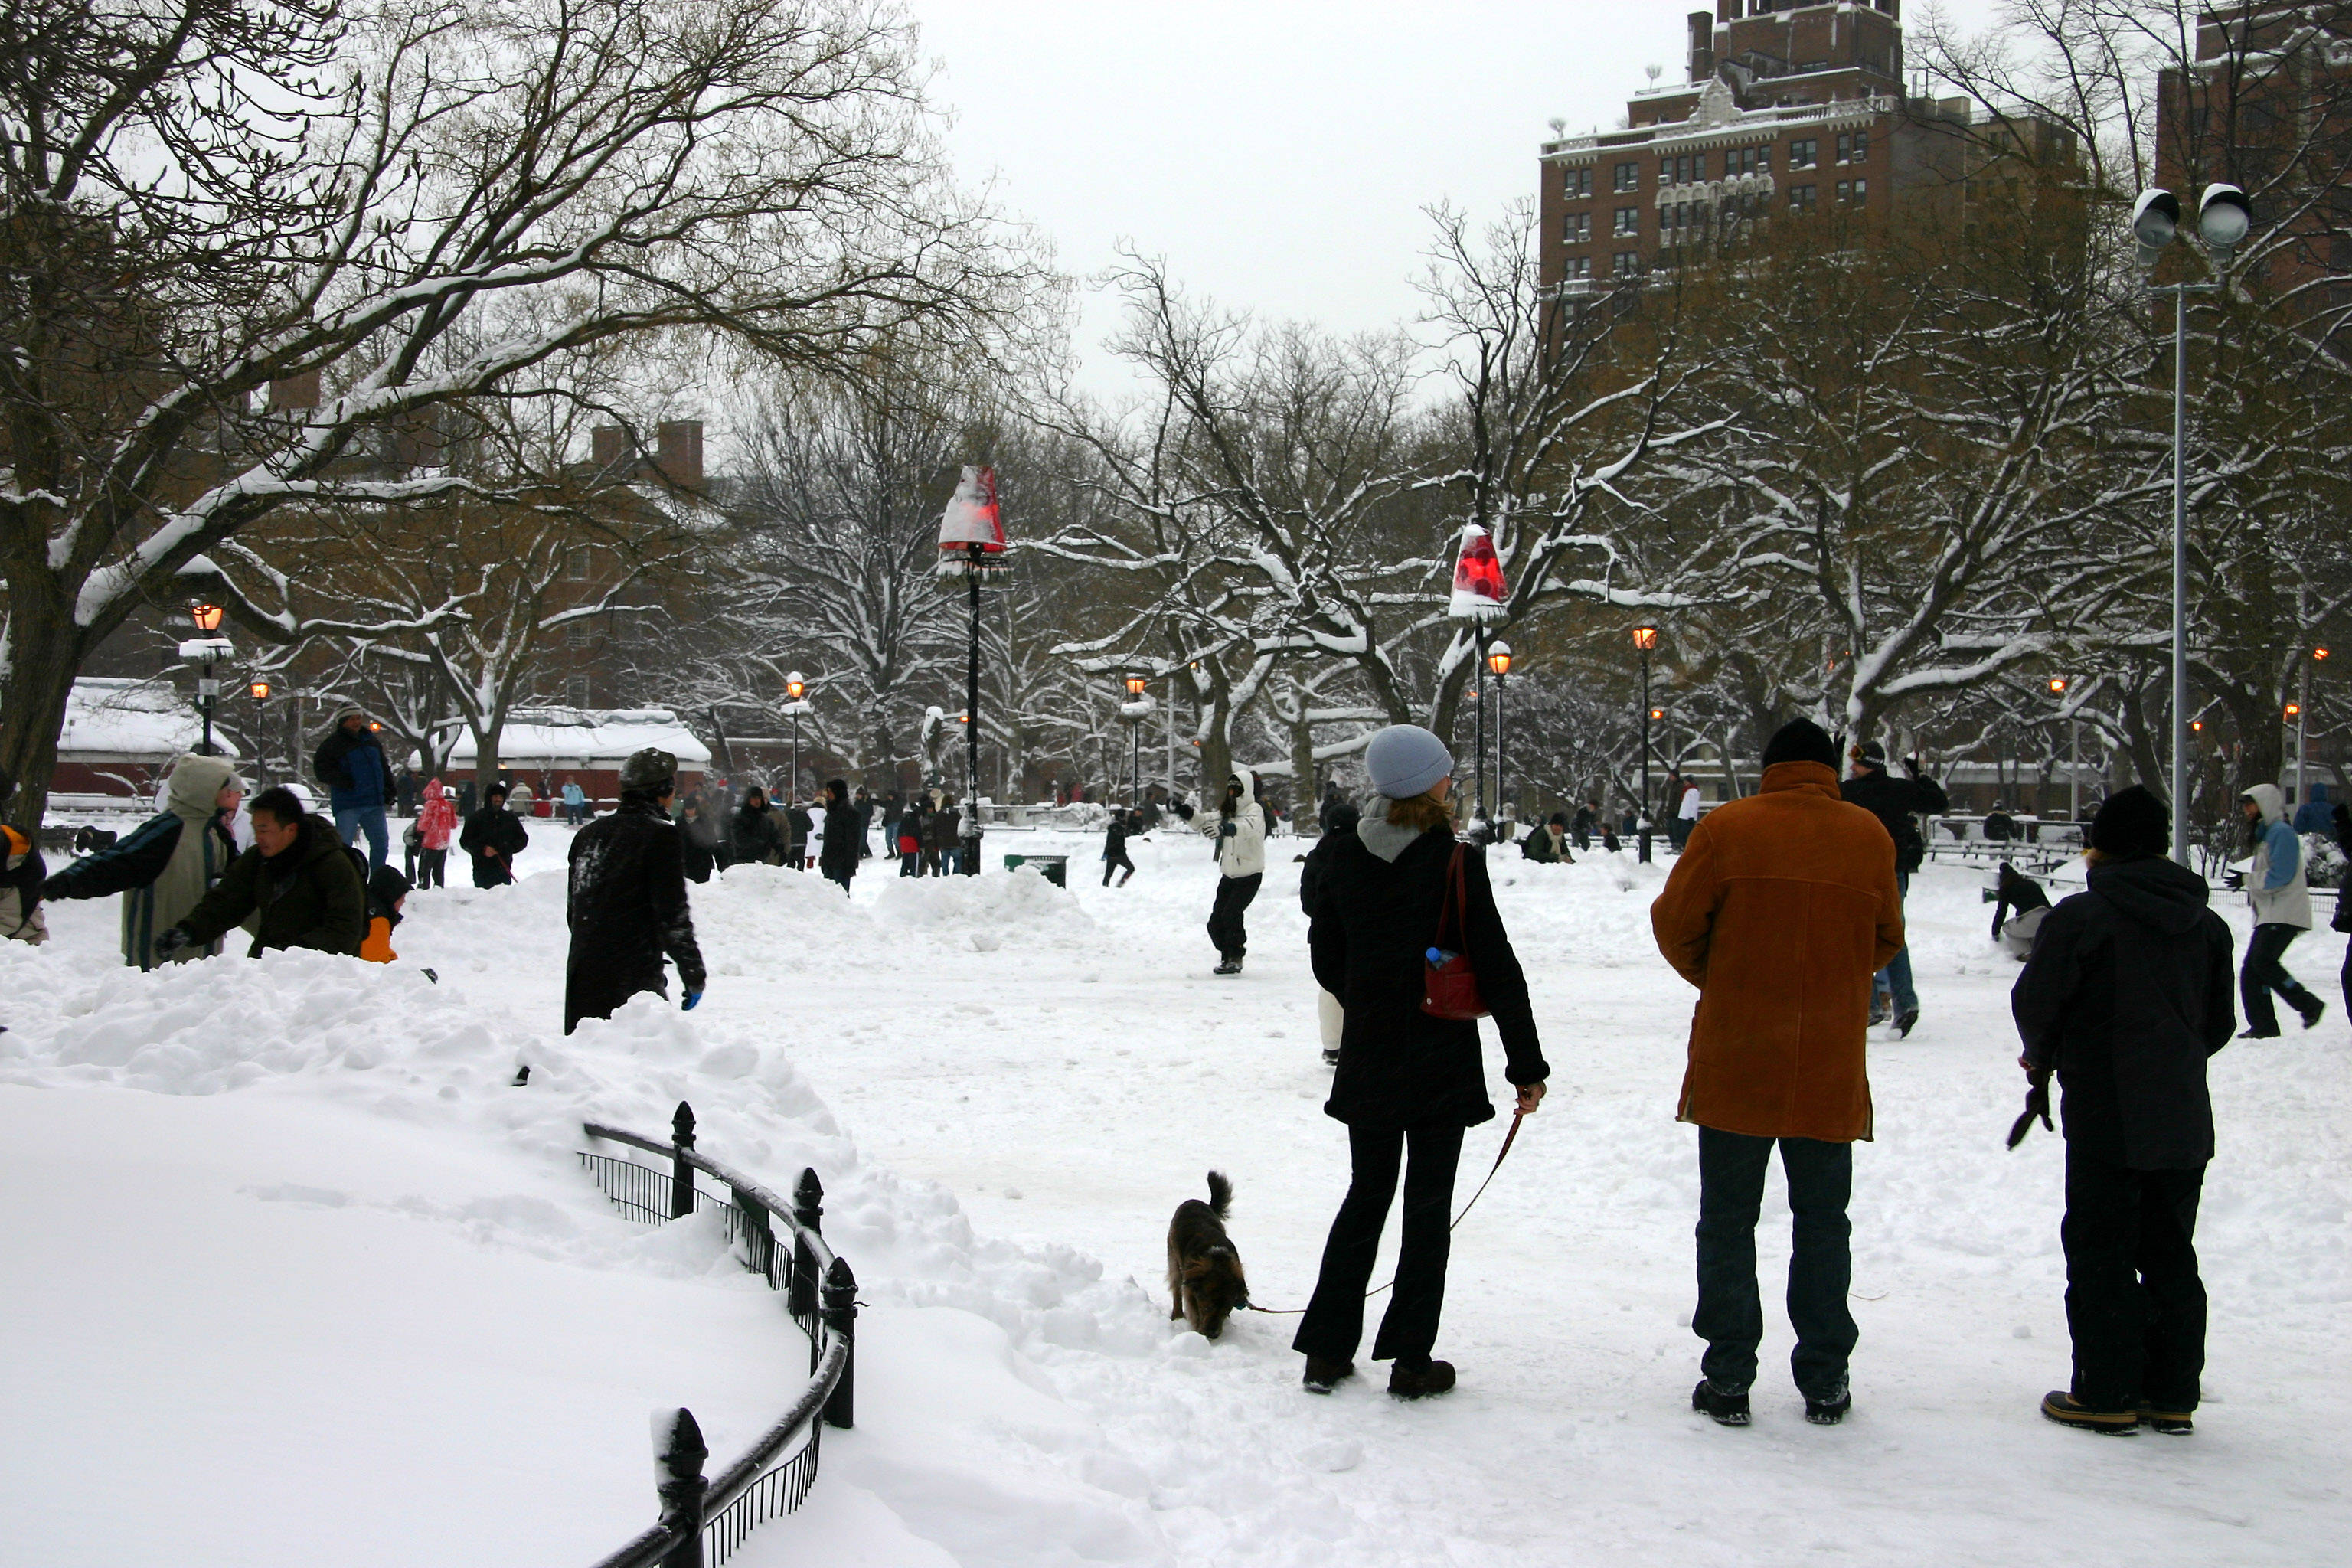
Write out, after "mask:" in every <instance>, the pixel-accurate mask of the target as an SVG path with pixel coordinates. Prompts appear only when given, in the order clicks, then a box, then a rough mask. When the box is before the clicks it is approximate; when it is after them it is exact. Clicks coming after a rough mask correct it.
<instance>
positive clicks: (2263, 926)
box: [2238, 784, 2327, 1040]
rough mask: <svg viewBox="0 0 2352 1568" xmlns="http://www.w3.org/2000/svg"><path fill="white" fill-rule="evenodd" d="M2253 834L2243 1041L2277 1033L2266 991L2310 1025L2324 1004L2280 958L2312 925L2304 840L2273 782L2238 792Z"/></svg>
mask: <svg viewBox="0 0 2352 1568" xmlns="http://www.w3.org/2000/svg"><path fill="white" fill-rule="evenodd" d="M2238 802H2239V804H2240V805H2242V806H2243V807H2244V808H2245V813H2246V826H2247V827H2248V829H2249V830H2250V831H2251V832H2252V834H2253V837H2254V863H2253V866H2252V868H2250V869H2249V870H2248V871H2247V873H2246V902H2248V903H2249V904H2251V905H2252V906H2253V910H2254V934H2253V936H2252V938H2251V939H2249V940H2248V941H2247V942H2246V964H2245V967H2244V968H2243V969H2242V970H2241V971H2240V972H2239V974H2238V992H2239V994H2240V996H2241V997H2242V999H2243V1000H2244V1002H2245V1005H2246V1032H2245V1033H2244V1034H2242V1035H2241V1036H2239V1038H2240V1039H2242V1040H2267V1039H2273V1038H2275V1037H2277V1035H2278V1032H2279V1026H2278V1013H2277V1011H2276V1009H2274V1008H2273V1006H2272V1005H2271V993H2273V991H2275V992H2277V993H2278V994H2280V995H2281V996H2284V997H2285V998H2286V1003H2287V1005H2288V1006H2290V1007H2292V1008H2294V1010H2295V1011H2296V1012H2298V1013H2300V1014H2302V1015H2303V1026H2304V1027H2305V1028H2306V1029H2308V1028H2310V1027H2311V1026H2313V1025H2314V1024H2316V1023H2318V1022H2319V1016H2320V1015H2321V1014H2323V1013H2325V1012H2326V1011H2327V1004H2326V1003H2325V1002H2322V1001H2321V1000H2320V999H2319V998H2318V997H2316V996H2315V995H2313V994H2311V993H2310V992H2308V991H2306V990H2305V989H2304V988H2303V985H2302V984H2301V983H2300V982H2298V981H2297V980H2296V979H2295V977H2294V975H2292V974H2289V973H2287V972H2286V966H2285V965H2284V963H2281V962H2280V960H2281V959H2283V958H2284V956H2285V954H2286V950H2287V944H2288V943H2290V942H2294V939H2295V938H2297V937H2299V936H2301V935H2302V934H2303V933H2304V932H2305V931H2309V930H2310V929H2311V887H2310V884H2309V883H2308V882H2307V881H2305V879H2304V868H2303V840H2302V839H2301V838H2299V837H2296V836H2295V831H2294V828H2293V827H2291V826H2288V824H2287V820H2286V797H2285V796H2284V795H2282V794H2280V793H2279V786H2278V785H2276V784H2256V785H2254V786H2253V787H2252V789H2250V790H2248V791H2246V792H2245V794H2243V795H2240V796H2239V797H2238Z"/></svg>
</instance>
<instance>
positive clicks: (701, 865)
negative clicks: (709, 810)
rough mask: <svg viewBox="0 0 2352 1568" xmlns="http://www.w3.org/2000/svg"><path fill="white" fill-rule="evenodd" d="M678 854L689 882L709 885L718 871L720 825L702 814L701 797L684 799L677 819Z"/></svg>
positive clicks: (693, 796)
mask: <svg viewBox="0 0 2352 1568" xmlns="http://www.w3.org/2000/svg"><path fill="white" fill-rule="evenodd" d="M677 845H678V852H679V854H680V856H681V857H682V858H683V860H684V864H685V868H686V879H687V880H688V881H689V882H708V881H709V880H710V874H711V873H712V872H713V871H715V870H718V869H719V865H720V862H719V826H718V824H716V823H714V822H712V821H711V820H710V818H709V817H708V816H704V815H703V810H702V796H701V795H688V796H687V800H686V806H685V809H684V810H683V811H681V812H680V813H679V815H678V819H677Z"/></svg>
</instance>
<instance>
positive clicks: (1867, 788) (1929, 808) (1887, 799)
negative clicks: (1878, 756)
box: [1838, 768, 1952, 876]
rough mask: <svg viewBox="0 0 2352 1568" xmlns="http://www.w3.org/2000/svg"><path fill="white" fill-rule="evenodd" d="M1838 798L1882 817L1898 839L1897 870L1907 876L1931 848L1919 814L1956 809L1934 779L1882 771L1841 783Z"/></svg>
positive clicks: (1867, 772)
mask: <svg viewBox="0 0 2352 1568" xmlns="http://www.w3.org/2000/svg"><path fill="white" fill-rule="evenodd" d="M1838 795H1839V796H1840V798H1842V799H1843V800H1846V801H1849V802H1851V803H1852V804H1853V805H1858V806H1860V807H1862V809H1863V810H1864V811H1866V812H1868V813H1870V815H1871V816H1874V817H1876V818H1878V820H1879V823H1880V824H1881V825H1882V826H1885V829H1886V836H1887V837H1890V838H1892V839H1894V840H1895V869H1896V870H1898V871H1900V872H1902V873H1903V874H1904V875H1905V876H1909V875H1910V874H1911V873H1912V872H1914V871H1916V870H1917V869H1918V868H1919V866H1920V863H1921V862H1922V861H1924V860H1926V859H1927V844H1926V842H1925V841H1924V840H1922V839H1921V838H1920V837H1919V819H1918V817H1917V816H1916V813H1919V812H1923V811H1924V812H1927V813H1929V814H1931V815H1932V814H1934V813H1937V812H1945V811H1949V810H1950V809H1951V808H1952V803H1951V801H1950V800H1949V799H1948V797H1947V796H1946V795H1945V794H1944V786H1943V785H1941V784H1937V782H1936V781H1935V780H1934V779H1921V778H1908V779H1898V778H1896V777H1895V775H1894V774H1893V773H1887V772H1885V771H1884V770H1882V769H1878V768H1870V769H1865V770H1864V772H1862V773H1856V774H1855V775H1854V776H1853V777H1852V778H1850V779H1841V780H1839V781H1838Z"/></svg>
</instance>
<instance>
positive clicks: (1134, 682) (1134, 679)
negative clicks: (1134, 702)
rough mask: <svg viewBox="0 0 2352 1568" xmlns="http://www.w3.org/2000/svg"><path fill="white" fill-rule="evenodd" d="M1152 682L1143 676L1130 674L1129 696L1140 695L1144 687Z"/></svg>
mask: <svg viewBox="0 0 2352 1568" xmlns="http://www.w3.org/2000/svg"><path fill="white" fill-rule="evenodd" d="M1148 685H1150V680H1149V679H1146V678H1145V677H1143V676H1140V675H1130V676H1129V677H1128V678H1127V694H1128V695H1129V697H1140V696H1142V695H1143V689H1144V688H1145V687H1146V686H1148Z"/></svg>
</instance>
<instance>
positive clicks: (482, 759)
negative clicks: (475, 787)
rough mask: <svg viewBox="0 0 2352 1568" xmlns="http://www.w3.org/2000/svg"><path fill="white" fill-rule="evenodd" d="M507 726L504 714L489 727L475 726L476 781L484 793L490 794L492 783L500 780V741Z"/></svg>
mask: <svg viewBox="0 0 2352 1568" xmlns="http://www.w3.org/2000/svg"><path fill="white" fill-rule="evenodd" d="M506 728H507V721H506V716H505V715H504V714H500V715H499V717H498V718H497V719H495V720H493V721H491V722H490V724H489V725H488V727H487V728H485V727H482V726H479V725H477V726H473V730H474V782H475V783H476V784H479V785H481V786H482V791H483V793H484V794H488V790H489V787H490V785H492V784H496V783H497V782H498V777H499V739H500V737H502V736H503V735H504V734H505V733H506Z"/></svg>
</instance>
